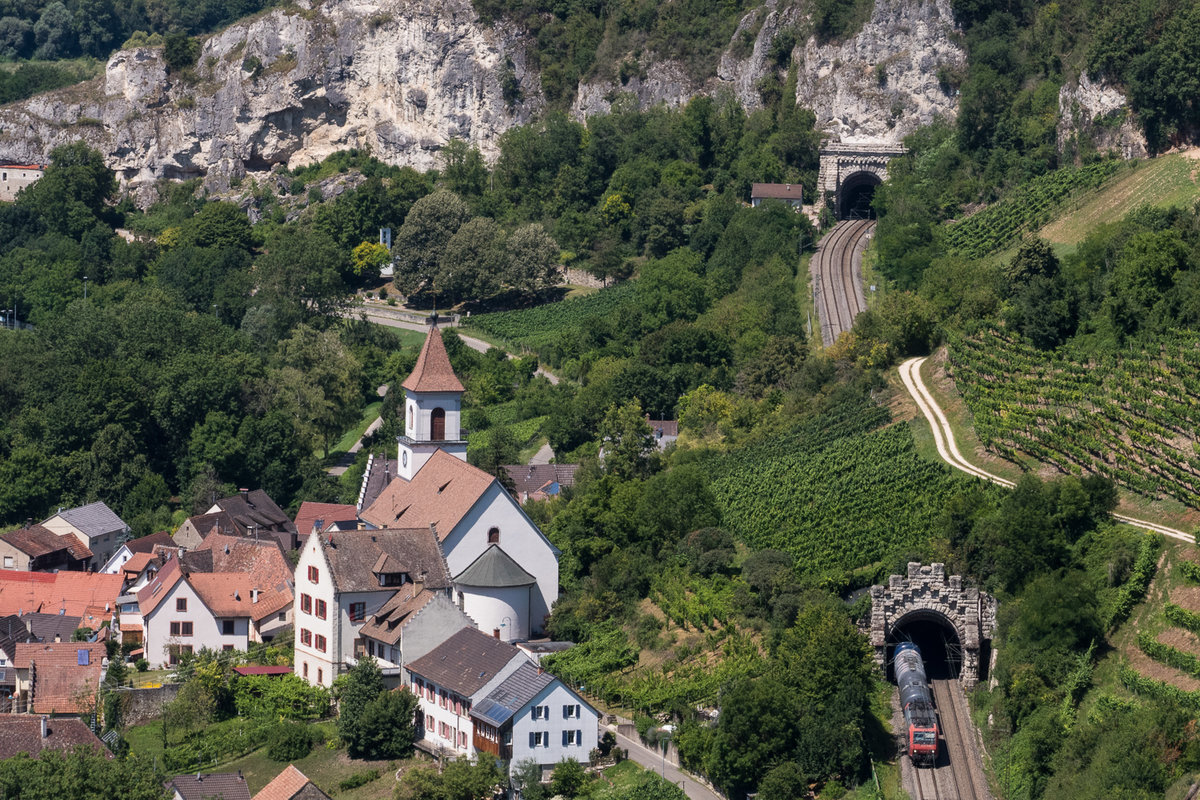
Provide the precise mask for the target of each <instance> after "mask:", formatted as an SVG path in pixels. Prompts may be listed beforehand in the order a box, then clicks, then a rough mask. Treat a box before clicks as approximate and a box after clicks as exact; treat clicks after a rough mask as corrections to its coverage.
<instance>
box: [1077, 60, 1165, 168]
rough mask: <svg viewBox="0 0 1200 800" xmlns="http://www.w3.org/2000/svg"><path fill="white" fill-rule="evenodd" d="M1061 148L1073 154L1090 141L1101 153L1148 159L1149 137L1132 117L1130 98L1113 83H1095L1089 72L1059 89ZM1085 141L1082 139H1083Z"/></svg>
mask: <svg viewBox="0 0 1200 800" xmlns="http://www.w3.org/2000/svg"><path fill="white" fill-rule="evenodd" d="M1057 133H1058V151H1059V152H1060V153H1064V154H1067V155H1070V154H1072V153H1074V152H1077V151H1078V149H1079V145H1081V144H1083V143H1085V142H1087V141H1090V142H1091V144H1093V145H1094V146H1095V147H1096V149H1097V150H1099V151H1100V152H1101V153H1106V152H1110V151H1111V152H1114V153H1116V154H1117V155H1118V156H1120V157H1121V158H1145V157H1146V154H1147V149H1146V137H1145V136H1144V135H1143V134H1142V131H1141V129H1140V128H1138V126H1137V125H1136V123H1135V122H1134V119H1133V114H1132V112H1131V111H1130V109H1129V101H1128V100H1126V98H1125V95H1123V94H1121V92H1120V91H1119V90H1118V89H1117V88H1116V87H1114V86H1111V85H1109V84H1107V83H1103V82H1102V83H1093V82H1092V80H1091V79H1090V78H1088V76H1087V74H1086V73H1085V74H1083V75H1080V76H1079V78H1078V80H1076V81H1073V82H1070V83H1066V84H1063V87H1062V88H1061V89H1060V90H1059V92H1058V130H1057ZM1080 140H1083V141H1080Z"/></svg>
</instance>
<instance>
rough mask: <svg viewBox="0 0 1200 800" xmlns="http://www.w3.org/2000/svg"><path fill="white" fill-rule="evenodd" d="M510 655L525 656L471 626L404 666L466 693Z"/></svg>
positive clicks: (480, 684) (472, 691)
mask: <svg viewBox="0 0 1200 800" xmlns="http://www.w3.org/2000/svg"><path fill="white" fill-rule="evenodd" d="M514 658H525V656H524V655H522V654H521V652H520V651H519V650H517V648H515V647H513V646H512V645H511V644H509V643H507V642H502V641H500V640H499V639H494V638H492V637H491V636H488V635H487V634H486V633H481V632H480V631H478V630H477V629H475V628H463V629H462V630H460V631H459V632H458V633H456V634H454V635H453V636H451V637H450V638H449V639H447V640H446V641H444V642H442V643H441V644H440V645H438V646H437V647H435V648H434V649H433V650H430V651H429V652H428V653H426V654H425V655H423V656H421V657H420V658H418V659H417V660H416V661H413V662H410V663H408V664H405V667H407V668H408V671H409V672H411V673H412V674H414V675H419V676H420V677H422V678H425V679H426V680H429V681H431V682H433V683H436V684H437V685H438V686H441V687H444V688H446V689H449V690H450V691H452V692H455V693H456V694H460V695H462V696H463V697H470V696H472V695H473V694H475V693H476V692H478V691H479V690H480V689H482V688H483V687H484V686H485V685H486V684H487V682H488V681H490V680H491V679H492V678H494V677H496V675H497V674H499V672H500V670H502V669H504V667H505V666H506V665H507V664H508V662H510V661H512V660H513V659H514Z"/></svg>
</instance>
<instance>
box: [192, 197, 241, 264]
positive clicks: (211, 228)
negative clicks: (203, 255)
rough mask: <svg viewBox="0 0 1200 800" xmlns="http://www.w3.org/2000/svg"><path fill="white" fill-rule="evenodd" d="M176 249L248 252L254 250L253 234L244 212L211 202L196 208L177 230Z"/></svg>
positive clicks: (230, 204)
mask: <svg viewBox="0 0 1200 800" xmlns="http://www.w3.org/2000/svg"><path fill="white" fill-rule="evenodd" d="M179 244H180V245H192V246H194V247H215V248H225V247H231V248H235V249H237V250H243V251H245V252H250V250H252V249H253V247H254V230H253V229H252V228H251V227H250V220H249V218H248V217H247V216H246V212H245V211H243V210H242V209H240V208H239V207H238V206H236V205H234V204H233V203H229V202H225V201H221V200H211V201H209V202H207V203H205V204H204V205H203V206H201V207H200V211H199V213H197V214H196V216H194V217H192V218H191V219H189V220H188V221H187V222H186V223H185V224H184V225H182V226H181V228H180V232H179Z"/></svg>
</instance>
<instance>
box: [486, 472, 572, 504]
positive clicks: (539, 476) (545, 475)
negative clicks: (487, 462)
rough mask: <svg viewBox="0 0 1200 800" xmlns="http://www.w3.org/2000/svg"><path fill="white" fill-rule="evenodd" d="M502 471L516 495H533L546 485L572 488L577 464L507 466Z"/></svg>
mask: <svg viewBox="0 0 1200 800" xmlns="http://www.w3.org/2000/svg"><path fill="white" fill-rule="evenodd" d="M504 471H505V472H507V473H508V477H509V478H510V479H511V480H512V482H513V488H514V489H515V490H516V492H517V494H533V493H534V492H536V491H537V490H539V489H541V488H542V487H544V486H546V485H547V484H553V483H557V484H558V485H559V486H560V487H563V486H574V485H575V473H577V472H579V464H508V465H506V466H505V467H504ZM518 499H519V498H518Z"/></svg>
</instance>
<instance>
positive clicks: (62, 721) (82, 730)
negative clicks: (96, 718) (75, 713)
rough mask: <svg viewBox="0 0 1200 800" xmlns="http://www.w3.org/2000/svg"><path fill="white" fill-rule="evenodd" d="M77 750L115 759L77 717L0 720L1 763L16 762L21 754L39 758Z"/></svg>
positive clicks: (7, 717) (30, 717)
mask: <svg viewBox="0 0 1200 800" xmlns="http://www.w3.org/2000/svg"><path fill="white" fill-rule="evenodd" d="M77 747H86V748H91V749H92V750H95V751H96V752H98V753H103V754H104V755H105V756H106V757H108V758H112V757H113V755H112V753H110V752H109V751H108V748H106V747H105V746H104V743H103V742H101V741H100V740H99V739H98V738H97V737H96V734H94V733H92V729H91V728H89V727H88V726H87V725H86V724H84V722H83V720H81V719H78V718H76V717H55V718H53V719H51V718H50V717H47V716H45V715H42V716H28V715H11V714H9V715H4V716H0V759H7V758H12V757H13V756H15V755H17V754H18V753H26V754H28V755H29V756H30V757H32V758H37V757H38V756H39V755H41V754H42V752H43V751H45V750H61V751H71V750H74V749H75V748H77Z"/></svg>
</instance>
